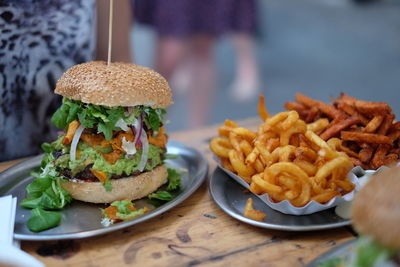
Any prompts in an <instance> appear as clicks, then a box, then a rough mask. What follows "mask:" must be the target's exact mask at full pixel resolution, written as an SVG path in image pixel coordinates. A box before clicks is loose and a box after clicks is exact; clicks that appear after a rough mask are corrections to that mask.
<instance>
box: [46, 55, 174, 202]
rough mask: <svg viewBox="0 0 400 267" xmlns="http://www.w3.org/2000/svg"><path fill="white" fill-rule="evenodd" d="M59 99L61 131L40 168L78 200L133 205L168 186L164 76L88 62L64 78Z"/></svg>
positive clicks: (57, 115)
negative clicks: (52, 173) (129, 202)
mask: <svg viewBox="0 0 400 267" xmlns="http://www.w3.org/2000/svg"><path fill="white" fill-rule="evenodd" d="M55 93H56V94H59V95H61V96H63V100H62V105H61V107H60V108H59V109H58V110H57V111H56V112H55V114H54V115H53V117H52V119H51V120H52V123H53V124H54V125H55V126H56V127H58V128H60V129H62V130H63V131H62V132H61V133H60V135H59V136H58V139H57V140H56V141H55V142H53V143H52V144H47V147H44V149H45V150H46V152H47V155H46V156H45V159H44V161H45V162H44V163H42V167H43V168H44V169H45V168H46V165H49V167H50V168H53V170H54V171H55V172H56V174H57V175H58V176H59V177H61V178H62V179H61V180H60V185H61V187H62V188H63V189H64V190H65V191H67V192H68V193H69V195H70V196H71V197H72V198H73V199H77V200H81V201H85V202H91V203H112V202H114V201H116V200H122V199H127V200H134V199H139V198H143V197H145V196H147V195H148V194H150V193H152V192H154V191H155V190H157V188H159V187H160V186H161V185H162V184H164V183H166V181H167V176H168V173H167V169H166V167H165V166H164V165H163V160H164V158H165V153H166V143H167V136H166V134H165V128H164V115H165V114H166V110H165V108H166V107H168V106H169V105H171V104H172V93H171V90H170V88H169V86H168V83H167V81H166V80H165V79H164V78H163V77H162V76H161V75H160V74H158V73H157V72H155V71H153V70H151V69H149V68H146V67H142V66H138V65H135V64H128V63H111V64H110V65H107V64H106V63H105V62H102V61H96V62H88V63H83V64H79V65H76V66H73V67H72V68H70V69H69V70H68V71H67V72H65V73H64V74H63V75H62V77H61V78H60V79H59V81H58V82H57V85H56V89H55Z"/></svg>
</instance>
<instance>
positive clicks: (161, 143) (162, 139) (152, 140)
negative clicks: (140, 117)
mask: <svg viewBox="0 0 400 267" xmlns="http://www.w3.org/2000/svg"><path fill="white" fill-rule="evenodd" d="M148 139H149V144H152V145H155V146H158V147H161V148H165V146H166V145H167V139H168V138H167V136H166V135H165V128H164V127H161V128H160V131H159V132H158V134H157V136H156V137H153V136H151V135H150V136H149V138H148Z"/></svg>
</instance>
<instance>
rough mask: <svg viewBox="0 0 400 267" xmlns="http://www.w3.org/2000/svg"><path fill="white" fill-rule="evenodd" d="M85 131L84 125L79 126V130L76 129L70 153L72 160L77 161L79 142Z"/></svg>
mask: <svg viewBox="0 0 400 267" xmlns="http://www.w3.org/2000/svg"><path fill="white" fill-rule="evenodd" d="M83 130H85V127H84V126H83V125H82V124H81V125H79V127H78V129H76V132H75V134H74V137H73V138H72V143H71V151H70V159H71V160H75V159H76V148H77V146H78V142H79V139H80V138H81V135H82V132H83Z"/></svg>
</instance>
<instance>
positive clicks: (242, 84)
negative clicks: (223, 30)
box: [232, 33, 260, 101]
mask: <svg viewBox="0 0 400 267" xmlns="http://www.w3.org/2000/svg"><path fill="white" fill-rule="evenodd" d="M232 40H233V45H234V48H235V51H236V56H237V57H236V58H237V60H236V62H237V63H236V77H235V81H234V82H233V86H232V94H233V97H234V98H235V99H236V100H239V101H247V100H250V99H252V98H254V97H255V96H256V95H257V93H258V91H259V89H260V88H259V86H260V84H259V83H260V82H259V75H258V69H257V62H256V59H255V55H254V40H253V37H252V36H251V35H250V34H246V33H235V34H233V35H232Z"/></svg>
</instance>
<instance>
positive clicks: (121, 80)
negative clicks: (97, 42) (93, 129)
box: [55, 61, 173, 108]
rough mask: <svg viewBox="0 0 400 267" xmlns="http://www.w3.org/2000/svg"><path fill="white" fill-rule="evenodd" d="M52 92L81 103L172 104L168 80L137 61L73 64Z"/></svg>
mask: <svg viewBox="0 0 400 267" xmlns="http://www.w3.org/2000/svg"><path fill="white" fill-rule="evenodd" d="M55 93H57V94H59V95H62V96H64V97H67V98H70V99H74V100H80V101H82V102H84V103H91V104H95V105H103V106H109V107H115V106H137V105H144V106H150V107H152V108H165V107H167V106H169V105H171V104H172V103H173V101H172V93H171V90H170V88H169V86H168V83H167V81H166V80H165V79H164V78H163V77H162V76H161V75H160V74H159V73H157V72H155V71H154V70H152V69H149V68H146V67H142V66H139V65H136V64H130V63H122V62H113V63H111V64H110V65H109V66H107V63H106V62H104V61H92V62H87V63H83V64H79V65H75V66H73V67H72V68H70V69H69V70H67V71H66V72H65V73H64V74H63V75H62V76H61V78H60V79H59V80H58V82H57V86H56V89H55Z"/></svg>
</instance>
